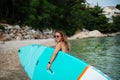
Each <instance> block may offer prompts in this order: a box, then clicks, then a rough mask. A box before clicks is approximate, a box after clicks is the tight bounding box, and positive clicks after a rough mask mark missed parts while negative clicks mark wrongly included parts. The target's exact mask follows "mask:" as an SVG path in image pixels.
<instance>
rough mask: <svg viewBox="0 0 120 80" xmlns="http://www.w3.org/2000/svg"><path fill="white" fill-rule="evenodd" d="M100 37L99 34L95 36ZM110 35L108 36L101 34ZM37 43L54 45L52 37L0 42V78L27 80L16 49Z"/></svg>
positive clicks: (71, 38) (73, 37) (76, 36)
mask: <svg viewBox="0 0 120 80" xmlns="http://www.w3.org/2000/svg"><path fill="white" fill-rule="evenodd" d="M113 36H115V35H113ZM96 37H100V36H96ZM102 37H110V36H102ZM83 38H90V37H83V36H82V37H81V34H76V35H75V36H72V37H69V38H68V40H73V39H74V40H76V39H83ZM30 44H39V45H44V46H50V47H52V46H55V42H54V39H53V38H49V39H33V40H14V41H13V40H12V41H5V42H4V43H0V80H10V79H11V80H29V78H28V77H27V75H26V74H25V72H24V71H23V69H22V67H21V65H20V62H19V59H18V55H17V50H18V49H19V48H20V47H22V46H26V45H30Z"/></svg>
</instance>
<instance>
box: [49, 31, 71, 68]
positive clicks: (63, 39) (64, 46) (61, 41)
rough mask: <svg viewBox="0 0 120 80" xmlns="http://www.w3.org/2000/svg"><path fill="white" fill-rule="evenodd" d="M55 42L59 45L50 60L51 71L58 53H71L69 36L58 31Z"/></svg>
mask: <svg viewBox="0 0 120 80" xmlns="http://www.w3.org/2000/svg"><path fill="white" fill-rule="evenodd" d="M54 38H55V42H56V43H57V45H56V47H55V49H54V52H53V54H52V56H51V58H50V61H49V62H48V64H47V69H50V66H51V64H52V62H53V60H54V58H55V57H56V54H57V53H58V51H60V50H61V51H63V52H66V53H68V52H69V46H68V40H67V36H66V34H65V33H64V32H62V31H56V32H55V35H54Z"/></svg>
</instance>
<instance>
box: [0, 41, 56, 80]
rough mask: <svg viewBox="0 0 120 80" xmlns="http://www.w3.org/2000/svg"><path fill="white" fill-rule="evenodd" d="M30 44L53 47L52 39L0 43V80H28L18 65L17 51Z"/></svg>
mask: <svg viewBox="0 0 120 80" xmlns="http://www.w3.org/2000/svg"><path fill="white" fill-rule="evenodd" d="M30 44H40V45H45V46H54V45H55V42H54V40H53V39H38V40H22V41H6V42H4V43H0V80H29V78H28V77H27V75H26V74H25V72H24V70H23V69H22V67H21V65H20V62H19V58H18V55H17V51H18V49H19V48H20V47H22V46H25V45H30Z"/></svg>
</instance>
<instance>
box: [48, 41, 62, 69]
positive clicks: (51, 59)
mask: <svg viewBox="0 0 120 80" xmlns="http://www.w3.org/2000/svg"><path fill="white" fill-rule="evenodd" d="M60 49H61V46H60V43H58V44H57V45H56V47H55V50H54V52H53V54H52V56H51V58H50V61H49V62H48V65H47V69H49V68H50V65H51V64H52V62H53V60H54V58H55V57H56V54H57V53H58V51H59V50H60Z"/></svg>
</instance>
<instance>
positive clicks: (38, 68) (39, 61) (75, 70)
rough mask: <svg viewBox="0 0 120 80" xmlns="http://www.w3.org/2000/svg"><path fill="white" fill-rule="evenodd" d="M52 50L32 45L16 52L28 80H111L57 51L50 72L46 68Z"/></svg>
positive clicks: (68, 55)
mask: <svg viewBox="0 0 120 80" xmlns="http://www.w3.org/2000/svg"><path fill="white" fill-rule="evenodd" d="M53 51H54V49H53V48H51V47H47V46H42V45H38V44H32V45H28V46H24V47H21V48H20V49H19V50H18V57H19V60H20V63H21V65H22V67H23V69H24V71H25V72H26V73H27V75H28V77H29V78H30V80H111V79H110V78H109V77H108V76H107V75H105V74H104V73H102V72H101V71H99V70H98V69H96V68H94V67H92V66H90V65H88V64H87V63H86V62H84V61H82V60H80V59H78V58H76V57H73V56H71V55H70V54H67V53H64V52H62V51H59V52H58V54H57V56H56V58H55V59H54V61H53V63H52V64H51V67H50V70H46V66H47V64H48V62H49V60H50V57H51V55H52V52H53Z"/></svg>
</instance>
